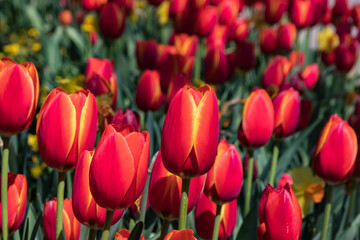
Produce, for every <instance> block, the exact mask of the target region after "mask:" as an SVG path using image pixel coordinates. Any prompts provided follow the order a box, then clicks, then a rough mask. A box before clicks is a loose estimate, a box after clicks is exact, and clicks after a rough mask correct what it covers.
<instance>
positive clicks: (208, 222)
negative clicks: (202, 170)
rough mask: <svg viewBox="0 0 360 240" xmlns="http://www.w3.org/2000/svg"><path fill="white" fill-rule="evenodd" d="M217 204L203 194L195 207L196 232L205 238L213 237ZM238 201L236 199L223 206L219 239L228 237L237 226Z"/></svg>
mask: <svg viewBox="0 0 360 240" xmlns="http://www.w3.org/2000/svg"><path fill="white" fill-rule="evenodd" d="M215 215H216V204H215V203H213V202H212V201H211V200H210V199H208V198H207V197H206V196H205V194H202V195H201V197H200V200H199V202H198V204H197V205H196V208H195V228H196V233H197V234H198V235H199V236H200V237H201V238H204V239H211V237H212V234H213V229H214V222H215ZM236 217H237V202H236V199H234V200H233V201H231V202H228V203H226V204H224V205H222V207H221V213H220V228H219V236H218V239H228V238H229V237H230V236H231V235H232V233H233V231H234V228H235V224H236Z"/></svg>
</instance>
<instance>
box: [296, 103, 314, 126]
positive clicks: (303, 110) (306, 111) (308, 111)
mask: <svg viewBox="0 0 360 240" xmlns="http://www.w3.org/2000/svg"><path fill="white" fill-rule="evenodd" d="M313 111H314V107H313V103H312V101H311V100H308V99H302V100H301V103H300V119H299V124H298V127H297V130H298V131H301V130H303V129H305V128H306V127H307V126H308V125H309V123H310V120H311V117H312V114H313Z"/></svg>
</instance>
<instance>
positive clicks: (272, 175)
mask: <svg viewBox="0 0 360 240" xmlns="http://www.w3.org/2000/svg"><path fill="white" fill-rule="evenodd" d="M278 157H279V145H278V143H275V145H274V150H273V157H272V161H271V168H270V179H269V184H270V185H271V186H274V182H275V174H276V165H277V160H278Z"/></svg>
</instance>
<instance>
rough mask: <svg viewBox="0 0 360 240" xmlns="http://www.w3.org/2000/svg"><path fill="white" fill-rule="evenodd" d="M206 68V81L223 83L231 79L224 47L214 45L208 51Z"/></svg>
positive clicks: (205, 60)
mask: <svg viewBox="0 0 360 240" xmlns="http://www.w3.org/2000/svg"><path fill="white" fill-rule="evenodd" d="M204 70H205V81H206V82H208V83H223V82H225V81H226V80H228V79H229V77H230V72H229V63H228V58H227V55H226V54H225V51H224V48H221V47H213V48H211V49H209V50H208V51H207V53H206V56H205V59H204Z"/></svg>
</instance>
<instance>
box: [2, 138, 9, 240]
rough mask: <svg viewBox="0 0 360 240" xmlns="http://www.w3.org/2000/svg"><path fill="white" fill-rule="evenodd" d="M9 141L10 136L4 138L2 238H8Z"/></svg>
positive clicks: (5, 239)
mask: <svg viewBox="0 0 360 240" xmlns="http://www.w3.org/2000/svg"><path fill="white" fill-rule="evenodd" d="M9 143H10V138H9V137H4V138H3V144H4V147H3V156H2V165H1V219H2V239H4V240H7V239H8V208H7V185H8V164H9Z"/></svg>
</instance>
